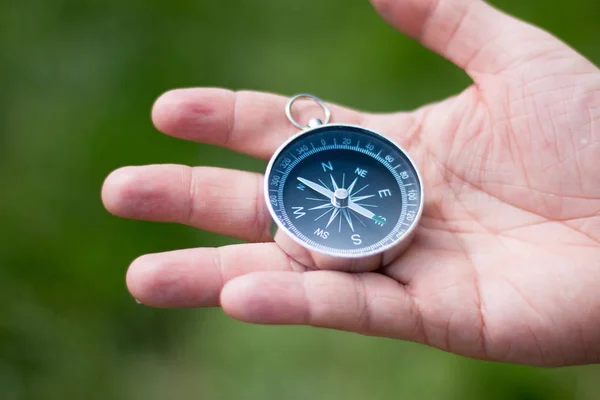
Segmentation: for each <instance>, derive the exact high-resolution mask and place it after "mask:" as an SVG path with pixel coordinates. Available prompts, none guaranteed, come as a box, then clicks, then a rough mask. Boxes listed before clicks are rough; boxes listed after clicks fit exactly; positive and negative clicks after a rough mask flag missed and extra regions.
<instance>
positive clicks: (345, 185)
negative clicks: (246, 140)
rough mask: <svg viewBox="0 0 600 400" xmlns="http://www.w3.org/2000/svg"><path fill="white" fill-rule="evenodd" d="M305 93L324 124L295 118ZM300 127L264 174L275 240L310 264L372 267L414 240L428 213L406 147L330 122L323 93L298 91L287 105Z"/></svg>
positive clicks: (366, 131)
mask: <svg viewBox="0 0 600 400" xmlns="http://www.w3.org/2000/svg"><path fill="white" fill-rule="evenodd" d="M300 98H310V99H312V100H314V101H316V102H317V103H318V104H319V105H320V106H321V107H322V108H323V110H324V111H325V121H324V122H322V121H321V120H319V119H312V120H311V121H310V122H309V124H308V126H303V125H301V124H299V123H298V122H297V121H296V120H295V119H294V117H293V116H292V105H293V104H294V102H295V101H296V100H298V99H300ZM286 114H287V117H288V119H289V120H290V122H291V123H292V124H294V126H296V127H298V128H299V129H301V130H302V131H301V132H300V133H299V134H297V135H296V136H294V137H292V138H290V139H289V140H288V141H287V142H285V143H284V144H282V145H281V147H280V148H279V149H277V151H276V152H275V154H274V155H273V157H272V158H271V160H270V162H269V164H268V167H267V170H266V174H265V189H264V191H265V200H266V202H267V205H268V208H269V211H270V213H271V216H272V217H273V219H274V221H275V223H276V224H277V227H278V228H279V229H278V230H277V233H276V234H275V240H276V242H277V243H278V244H279V245H280V246H281V247H282V249H283V250H284V251H286V252H287V253H288V254H289V255H290V256H292V257H293V258H294V259H295V260H296V261H298V262H300V263H302V264H304V265H306V266H307V267H309V268H320V269H343V270H346V271H365V270H372V269H375V268H378V267H380V266H383V265H385V264H387V263H389V261H390V260H393V259H395V257H397V256H398V255H399V254H400V252H402V251H403V250H404V249H405V248H406V247H407V245H408V244H409V242H410V240H411V239H412V236H413V233H414V231H415V228H416V226H417V224H418V221H419V219H420V217H421V213H422V210H423V186H422V183H421V178H420V175H419V172H418V171H417V168H416V167H415V164H414V163H413V162H412V161H411V159H410V157H409V156H408V155H407V154H406V152H405V151H404V150H403V149H402V148H400V147H399V146H398V145H397V144H395V143H394V142H392V141H391V140H389V139H387V138H386V137H384V136H382V135H380V134H378V133H376V132H373V131H371V130H369V129H366V128H363V127H360V126H353V125H343V124H329V120H330V117H331V113H330V110H329V108H328V107H327V105H326V104H325V103H324V102H323V101H322V100H320V99H319V98H317V97H315V96H312V95H307V94H300V95H297V96H294V97H293V98H291V99H290V101H289V102H288V104H287V107H286Z"/></svg>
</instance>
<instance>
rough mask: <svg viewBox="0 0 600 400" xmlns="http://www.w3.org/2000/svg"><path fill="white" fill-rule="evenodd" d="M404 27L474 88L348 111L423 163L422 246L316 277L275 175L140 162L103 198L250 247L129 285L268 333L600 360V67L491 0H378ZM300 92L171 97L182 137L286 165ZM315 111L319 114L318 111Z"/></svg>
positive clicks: (150, 273)
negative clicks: (270, 185)
mask: <svg viewBox="0 0 600 400" xmlns="http://www.w3.org/2000/svg"><path fill="white" fill-rule="evenodd" d="M373 3H374V5H375V7H376V8H377V9H378V10H379V11H380V13H381V14H382V15H383V16H384V18H385V19H386V20H387V21H389V22H390V23H391V24H392V25H394V26H395V27H397V28H398V29H399V30H401V31H403V32H405V33H406V34H408V35H410V36H412V37H414V38H417V39H418V40H420V41H421V42H422V43H423V44H424V45H425V46H427V47H428V48H430V49H432V50H433V51H436V52H438V53H439V54H441V55H442V56H444V57H446V58H448V59H449V60H451V61H452V62H454V63H455V64H456V65H458V66H459V67H461V68H463V69H464V70H465V71H466V72H467V73H468V74H469V75H470V76H471V78H472V79H473V81H474V84H473V85H472V86H470V87H469V88H467V89H466V90H465V91H464V92H462V93H461V94H459V95H458V96H455V97H453V98H450V99H447V100H445V101H443V102H441V103H438V104H432V105H428V106H425V107H423V108H421V109H419V110H416V111H414V112H401V113H395V114H386V115H374V114H365V113H359V112H356V111H353V110H348V109H345V108H342V107H339V106H331V107H332V112H333V116H334V119H336V120H337V122H343V123H354V124H357V125H363V126H366V127H368V128H371V129H373V130H375V131H379V132H381V133H383V134H385V135H387V136H389V137H390V138H392V139H393V140H395V141H396V142H398V143H399V144H400V145H401V146H403V147H404V148H405V149H407V151H408V153H409V154H410V155H411V157H412V158H413V159H414V160H415V161H416V162H417V164H418V165H419V168H420V170H421V171H422V175H423V181H424V185H425V193H426V205H425V211H424V215H423V218H422V221H421V224H420V228H419V230H418V231H417V234H416V237H415V240H414V242H413V244H412V245H411V246H410V247H409V249H408V250H407V252H406V253H404V254H403V255H402V256H401V257H400V258H399V259H398V260H396V261H395V262H393V263H391V264H390V265H388V266H386V267H385V268H382V269H380V270H378V271H376V272H368V273H359V274H349V273H344V272H335V271H306V269H305V268H304V267H303V266H302V265H299V264H298V263H296V262H294V261H293V260H291V259H290V258H289V257H288V256H287V255H286V254H285V253H283V252H282V251H281V250H280V249H279V247H278V246H277V245H276V244H275V243H273V242H272V238H271V237H270V235H269V229H268V228H269V226H270V218H269V215H268V212H266V209H265V207H264V204H263V203H264V201H263V195H262V176H261V175H260V174H254V173H249V172H242V171H233V170H226V169H218V168H209V167H195V168H188V167H185V166H176V165H156V166H145V167H128V168H123V169H120V170H118V171H115V172H114V173H112V174H111V175H110V176H109V177H108V178H107V180H106V182H105V185H104V188H103V200H104V203H105V205H106V208H107V209H108V210H109V211H110V212H112V213H114V214H116V215H119V216H123V217H128V218H137V219H147V220H153V221H168V222H178V223H184V224H188V225H191V226H194V227H197V228H200V229H205V230H210V231H213V232H217V233H220V234H226V235H230V236H235V237H238V238H241V239H244V240H247V241H249V242H252V243H250V244H244V245H235V246H226V247H221V248H216V249H215V248H198V249H189V250H180V251H175V252H168V253H162V254H153V255H146V256H143V257H140V258H139V259H137V260H136V261H134V263H133V264H132V265H131V267H130V269H129V272H128V275H127V283H128V286H129V289H130V291H131V293H132V294H133V296H134V297H135V298H136V299H138V300H139V301H141V302H142V303H144V304H147V305H151V306H157V307H204V306H218V305H220V306H221V307H223V309H224V311H225V312H226V313H227V314H229V315H231V316H232V317H234V318H237V319H240V320H243V321H248V322H253V323H262V324H307V325H313V326H319V327H327V328H334V329H341V330H347V331H354V332H359V333H363V334H367V335H378V336H386V337H392V338H398V339H405V340H412V341H416V342H420V343H424V344H427V345H430V346H435V347H438V348H440V349H443V350H446V351H449V352H453V353H457V354H461V355H465V356H468V357H473V358H480V359H488V360H496V361H506V362H513V363H524V364H532V365H545V366H556V365H566V364H579V363H594V362H598V360H599V359H600V290H599V289H598V287H600V144H599V141H600V71H599V70H598V68H597V67H595V66H594V65H593V64H591V63H590V62H589V61H587V60H586V59H584V58H583V57H582V56H581V55H579V54H578V53H576V52H575V51H574V50H572V49H571V48H569V47H568V46H566V45H565V44H563V43H561V42H560V41H559V40H558V39H556V38H554V37H553V36H551V35H550V34H548V33H546V32H544V31H542V30H539V29H537V28H535V27H533V26H530V25H527V24H525V23H523V22H520V21H518V20H516V19H513V18H511V17H509V16H507V15H505V14H503V13H501V12H499V11H497V10H495V9H494V8H492V7H491V6H489V5H487V4H486V3H484V2H483V1H481V0H373ZM285 102H286V99H285V98H283V97H279V96H275V95H270V94H259V93H253V92H239V93H233V92H229V91H225V90H218V89H191V90H178V91H173V92H170V93H167V94H165V95H164V96H162V97H161V98H160V99H159V100H158V101H157V103H156V105H155V108H154V111H153V119H154V123H155V125H156V126H157V127H158V129H160V130H161V131H163V132H165V133H166V134H169V135H172V136H176V137H180V138H184V139H190V140H196V141H200V142H204V143H210V144H215V145H219V146H224V147H227V148H230V149H233V150H236V151H240V152H243V153H246V154H250V155H252V156H255V157H259V158H262V159H268V158H269V157H270V156H271V154H272V153H273V152H274V150H275V149H276V148H277V147H278V146H279V145H280V144H281V143H282V142H283V141H284V140H285V139H286V138H288V137H289V136H290V135H291V134H292V133H294V129H293V127H291V126H288V121H287V119H285V118H282V117H281V113H282V110H283V109H284V106H285ZM302 112H306V113H307V114H306V115H308V114H309V113H310V114H312V111H311V110H310V108H309V107H307V108H305V109H303V111H301V113H302Z"/></svg>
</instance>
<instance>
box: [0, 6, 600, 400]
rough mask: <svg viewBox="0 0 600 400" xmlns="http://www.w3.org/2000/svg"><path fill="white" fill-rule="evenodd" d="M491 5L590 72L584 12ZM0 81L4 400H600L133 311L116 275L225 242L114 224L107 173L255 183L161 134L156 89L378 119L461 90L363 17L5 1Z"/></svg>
mask: <svg viewBox="0 0 600 400" xmlns="http://www.w3.org/2000/svg"><path fill="white" fill-rule="evenodd" d="M495 4H496V5H498V6H499V7H501V8H503V9H505V10H507V11H510V12H512V13H514V14H516V15H518V16H520V17H521V18H524V19H527V20H531V21H534V22H535V23H537V24H539V25H542V26H543V27H545V28H547V29H549V30H551V31H552V32H554V33H556V34H557V35H558V36H559V37H561V38H562V39H564V40H565V41H567V42H568V43H570V44H571V45H573V46H574V47H576V48H577V49H578V50H579V51H581V52H583V53H584V54H585V55H586V56H588V57H589V58H590V59H591V60H593V61H595V62H596V63H599V62H600V45H599V39H600V24H599V23H598V20H599V17H600V3H599V2H598V0H572V1H569V2H565V1H563V0H545V1H543V2H541V1H538V0H518V1H517V0H513V1H511V0H504V1H500V0H499V1H496V2H495ZM0 72H1V74H0V88H1V95H0V182H1V186H0V193H1V196H0V218H1V226H2V228H1V230H0V238H1V239H2V240H0V399H1V400H29V399H32V400H34V399H35V400H38V399H40V400H41V399H43V400H55V399H56V400H70V399H87V400H92V399H102V400H106V399H111V400H120V399H127V400H136V399H140V400H153V399H261V400H268V399H302V400H304V399H331V400H334V399H345V400H351V399H361V400H363V399H466V398H481V399H490V400H495V399H498V400H501V399H527V400H536V399H557V400H569V399H582V400H586V399H597V398H599V397H600V382H599V381H598V379H597V378H598V373H599V372H600V370H598V369H597V368H595V367H581V368H573V369H563V370H552V371H548V370H539V369H534V368H524V367H516V366H507V365H498V364H490V363H484V362H478V361H472V360H467V359H463V358H460V357H456V356H452V355H448V354H445V353H442V352H440V351H437V350H433V349H428V348H425V347H423V346H419V345H415V344H410V343H402V342H399V341H392V340H387V339H378V338H366V337H362V336H358V335H353V334H346V333H340V332H333V331H325V330H317V329H308V328H302V327H281V328H278V327H259V326H249V325H245V324H242V323H238V322H234V321H231V320H230V319H228V318H227V317H225V316H224V315H223V314H222V313H221V311H220V310H185V311H181V310H179V311H167V310H153V309H150V308H147V307H144V306H139V305H137V304H136V303H135V302H134V301H133V300H132V299H131V298H130V297H129V295H128V293H127V291H126V288H125V285H124V273H125V270H126V267H127V265H128V264H129V262H130V261H131V260H132V259H134V258H135V257H136V256H138V255H141V254H143V253H146V252H158V251H165V250H171V249H177V248H182V247H193V246H215V245H221V244H225V243H229V242H230V240H229V239H227V238H223V237H218V236H216V235H212V234H208V233H205V232H199V231H196V230H192V229H190V228H187V227H182V226H175V225H167V224H162V225H161V224H152V223H146V222H135V221H126V220H121V219H117V218H115V217H112V216H110V215H109V214H108V213H106V212H105V211H104V210H103V208H102V205H101V202H100V196H99V193H100V187H101V184H102V181H103V179H104V177H105V176H106V175H107V174H108V173H109V172H110V171H111V170H113V169H115V168H117V167H120V166H124V165H128V164H148V163H184V164H189V165H200V164H203V165H205V164H206V165H219V166H227V167H236V168H245V169H252V170H261V169H262V168H263V167H264V164H263V163H262V162H259V161H256V160H252V159H249V158H246V157H243V156H240V155H236V154H232V153H230V152H227V151H225V150H215V149H214V148H210V147H208V146H204V145H198V144H194V143H186V142H183V141H177V140H175V139H172V138H168V137H165V136H162V135H160V134H158V133H157V132H156V131H155V130H154V129H153V127H152V125H151V122H150V118H149V115H150V113H149V111H150V108H151V105H152V103H153V101H154V99H155V98H156V97H157V96H158V95H159V94H160V93H161V92H163V91H166V90H168V89H170V88H175V87H189V86H219V87H227V88H232V89H254V90H265V91H274V92H279V93H283V94H288V95H290V94H293V93H296V92H312V93H315V94H318V95H319V96H321V97H323V98H326V99H328V100H331V101H335V102H339V103H344V104H347V105H349V106H352V107H356V108H362V109H367V110H370V111H389V110H396V109H411V108H415V107H418V106H420V105H421V104H423V103H426V102H430V101H435V100H439V99H441V98H443V97H446V96H449V95H452V94H454V93H457V92H458V91H460V90H461V89H462V88H463V87H465V85H467V84H468V83H469V80H468V78H467V77H466V76H465V74H464V73H463V72H462V71H460V70H458V69H457V68H455V67H453V66H452V65H450V64H449V63H448V62H446V61H445V60H443V59H441V58H439V57H437V56H436V55H433V54H431V53H429V52H427V51H426V50H424V49H422V48H421V47H420V46H419V45H418V44H417V43H415V42H413V41H411V40H410V39H407V38H405V37H403V36H402V35H400V34H397V33H396V32H395V31H394V30H393V29H392V28H391V27H389V26H387V25H386V24H385V23H384V22H382V21H381V20H380V19H379V17H378V16H377V15H376V13H375V12H374V11H373V10H372V8H371V6H370V5H369V4H368V1H367V0H302V1H299V0H278V1H273V0H253V1H244V0H233V1H227V2H226V1H208V0H172V1H165V0H162V1H159V0H130V1H123V0H103V1H89V0H77V1H76V0H45V1H40V0H3V1H2V2H1V3H0ZM282 112H283V110H282Z"/></svg>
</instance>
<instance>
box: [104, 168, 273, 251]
mask: <svg viewBox="0 0 600 400" xmlns="http://www.w3.org/2000/svg"><path fill="white" fill-rule="evenodd" d="M262 187H263V176H262V175H261V174H256V173H251V172H245V171H235V170H229V169H222V168H211V167H195V168H190V167H186V166H183V165H149V166H144V167H126V168H121V169H118V170H116V171H114V172H113V173H112V174H110V175H109V176H108V178H107V179H106V181H105V183H104V186H103V189H102V199H103V201H104V205H105V207H106V208H107V209H108V211H110V212H111V213H113V214H115V215H118V216H120V217H124V218H132V219H141V220H149V221H160V222H177V223H181V224H187V225H190V226H194V227H196V228H199V229H203V230H207V231H211V232H215V233H219V234H223V235H228V236H233V237H236V238H239V239H242V240H249V241H271V240H272V238H271V235H270V233H269V227H270V217H269V215H268V211H267V209H266V207H265V201H264V199H263V193H262Z"/></svg>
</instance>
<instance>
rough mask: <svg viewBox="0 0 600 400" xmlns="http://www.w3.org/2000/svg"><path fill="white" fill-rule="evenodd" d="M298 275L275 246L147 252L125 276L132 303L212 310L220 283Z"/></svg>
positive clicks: (219, 290) (291, 262) (238, 246)
mask: <svg viewBox="0 0 600 400" xmlns="http://www.w3.org/2000/svg"><path fill="white" fill-rule="evenodd" d="M292 270H296V271H301V270H302V267H301V266H300V265H299V264H296V263H295V262H293V261H292V260H290V258H289V257H288V256H287V255H286V254H285V253H284V252H283V251H281V250H280V249H279V247H277V245H276V244H274V243H257V244H242V245H233V246H225V247H219V248H199V249H188V250H178V251H171V252H166V253H158V254H148V255H145V256H142V257H140V258H138V259H136V260H135V261H134V262H133V263H132V264H131V266H130V267H129V270H128V272H127V286H128V288H129V291H130V292H131V294H132V295H133V297H134V298H135V299H137V300H138V301H139V302H141V303H142V304H146V305H149V306H153V307H165V308H182V307H215V306H218V305H219V295H220V293H221V289H222V288H223V285H225V284H226V283H227V282H228V281H230V280H231V279H233V278H235V277H238V276H240V275H244V274H247V273H249V272H256V271H292Z"/></svg>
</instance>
